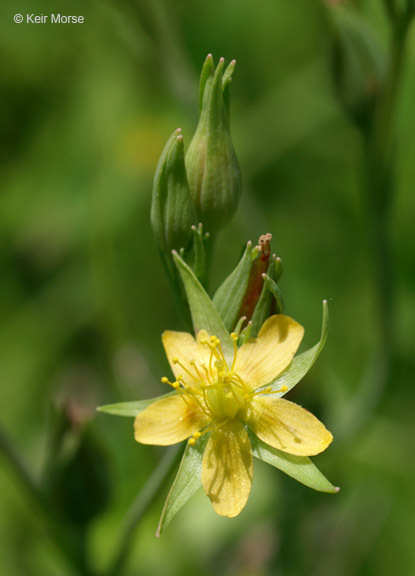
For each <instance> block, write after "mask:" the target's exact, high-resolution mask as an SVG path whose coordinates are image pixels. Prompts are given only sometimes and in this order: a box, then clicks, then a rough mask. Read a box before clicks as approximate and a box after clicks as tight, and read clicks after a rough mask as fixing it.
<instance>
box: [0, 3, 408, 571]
mask: <svg viewBox="0 0 415 576" xmlns="http://www.w3.org/2000/svg"><path fill="white" fill-rule="evenodd" d="M340 4H341V6H340V8H341V10H342V11H343V12H342V14H341V16H339V17H340V18H341V19H342V20H343V22H340V21H339V22H333V12H332V10H333V3H330V6H329V3H328V2H327V3H326V2H310V1H309V0H298V1H297V2H274V1H272V0H265V1H264V3H261V4H260V5H259V4H254V3H249V2H243V3H241V2H240V0H229V1H228V2H226V3H223V2H219V0H212V1H211V2H209V3H196V2H190V0H184V2H183V3H181V4H180V5H178V4H177V3H174V2H168V1H166V0H160V1H157V2H136V3H132V2H125V1H121V2H117V3H116V2H105V3H85V2H80V1H79V0H74V1H73V2H71V12H73V13H78V14H84V15H85V18H86V22H85V24H83V25H76V26H75V25H74V26H64V25H62V26H55V25H50V24H47V25H36V26H35V25H30V26H29V25H26V24H23V23H22V24H15V23H14V22H13V14H14V13H15V12H16V10H17V9H18V10H19V11H22V13H24V12H25V11H26V9H27V10H29V8H26V7H28V6H29V4H28V3H27V2H26V3H23V4H22V8H20V7H19V8H16V6H15V5H12V4H11V3H10V2H8V1H6V3H3V5H2V7H1V8H0V13H1V18H0V32H1V38H2V41H1V47H0V50H1V51H2V53H3V54H2V56H3V57H2V58H1V59H0V74H1V78H2V90H1V95H0V101H1V106H0V131H1V135H2V138H1V141H2V143H3V144H2V146H0V166H1V176H2V177H1V182H2V190H1V200H0V202H1V206H0V235H1V250H0V270H1V278H2V282H1V284H0V316H1V323H0V364H1V367H2V386H1V387H0V403H1V406H2V412H1V415H0V420H1V424H2V427H4V428H5V429H6V430H7V431H8V433H9V435H11V436H12V438H14V443H13V444H17V450H18V452H20V453H21V456H22V459H23V461H26V464H27V467H29V469H32V470H34V471H35V472H36V471H38V470H41V469H42V464H43V462H44V461H45V459H47V458H46V454H45V446H47V445H48V442H47V437H46V436H47V434H48V432H47V430H48V427H47V426H46V425H45V420H46V417H47V410H46V406H47V404H48V403H47V402H46V399H47V398H53V399H55V398H56V397H59V396H60V395H61V394H62V390H66V391H67V390H68V389H69V390H72V392H74V391H75V395H76V396H77V397H80V398H82V399H83V400H85V401H86V402H90V403H91V404H92V405H93V406H94V407H95V406H97V405H100V404H104V403H108V402H118V403H122V402H123V401H125V400H130V399H135V398H147V397H152V396H156V395H157V394H162V393H163V390H162V388H161V386H160V385H159V383H158V381H157V378H158V375H159V374H160V373H161V374H163V373H165V368H166V364H165V358H164V353H163V350H162V346H161V344H160V334H161V332H162V331H163V330H165V329H166V328H171V329H179V330H183V329H185V327H184V325H183V323H182V321H181V320H180V318H179V317H178V315H177V313H176V311H175V308H174V306H173V301H172V298H171V294H170V289H169V287H168V286H167V281H166V278H165V275H164V274H163V270H162V267H161V264H160V262H159V256H158V253H157V249H156V247H155V246H154V243H153V240H152V237H153V234H152V229H151V227H150V223H149V218H148V214H149V210H150V198H151V186H152V179H153V176H154V171H155V168H156V165H157V161H158V158H159V156H160V153H161V151H162V150H163V146H164V145H165V138H166V135H167V134H169V133H171V132H172V130H173V129H174V128H175V127H176V126H177V125H178V123H179V125H182V129H183V133H184V134H191V133H192V130H193V129H194V126H195V125H196V122H197V118H196V117H197V113H198V98H197V83H198V72H199V70H200V65H201V62H202V59H203V58H204V56H205V55H206V53H207V51H209V50H211V51H212V52H213V53H214V54H215V57H218V56H221V55H223V56H224V57H225V58H227V59H230V58H233V57H235V58H236V59H237V60H238V74H237V75H236V76H235V77H234V79H233V80H232V82H231V83H229V84H227V89H225V92H224V93H223V99H224V102H225V107H226V99H227V90H228V89H229V87H230V86H231V85H232V112H233V114H232V118H231V119H230V120H231V130H232V138H233V142H234V145H235V149H236V150H237V153H238V159H239V163H240V166H241V170H242V173H243V177H244V182H243V194H242V196H241V201H240V204H239V208H238V211H237V214H236V215H235V218H234V220H233V221H232V222H231V224H230V226H229V227H227V228H226V229H224V230H223V232H222V235H221V236H218V238H217V243H216V247H215V250H214V251H213V253H212V254H211V255H210V256H209V258H211V262H212V278H211V286H212V288H215V287H216V286H219V285H220V284H221V282H222V281H223V279H224V278H227V277H228V275H229V271H230V269H231V268H232V265H233V264H234V262H235V258H236V255H238V254H239V253H240V250H241V247H242V246H244V245H245V243H246V241H247V239H249V238H250V239H252V240H255V239H256V238H257V237H258V236H259V235H260V234H263V233H264V232H266V231H270V232H272V233H273V235H274V238H273V244H274V246H275V251H276V253H277V254H278V255H280V256H281V257H282V258H283V260H284V263H285V264H286V269H285V271H284V276H283V278H281V282H280V281H279V280H275V279H274V281H276V282H277V284H278V286H279V287H280V288H281V290H282V292H283V295H284V300H285V303H284V304H285V313H287V314H288V315H290V316H293V317H294V318H295V319H296V320H298V321H299V322H300V323H301V324H303V325H304V326H305V327H306V328H307V332H306V336H305V346H306V348H305V349H307V347H308V346H312V344H313V341H312V340H310V338H311V336H312V335H313V334H315V333H317V331H318V330H319V325H318V324H319V321H318V302H320V301H321V299H322V298H323V297H329V298H330V314H331V322H330V339H329V341H328V343H327V345H326V347H325V350H324V361H321V362H319V363H318V364H316V366H315V367H314V368H313V370H311V371H310V372H309V373H308V374H307V376H306V377H305V378H304V380H303V384H302V386H301V395H299V396H296V394H297V389H293V390H292V391H291V392H290V394H292V397H293V399H295V400H297V399H298V401H300V402H301V403H302V404H303V406H304V407H306V408H309V409H310V410H312V411H313V412H314V413H316V414H317V415H319V416H321V419H322V420H324V422H327V425H328V428H329V429H330V430H331V431H332V432H333V434H334V438H335V440H334V444H333V447H332V448H331V449H330V451H329V452H328V453H327V454H323V455H321V456H319V460H318V462H319V465H320V464H321V467H322V469H324V470H325V471H326V472H327V475H328V477H329V478H331V479H333V481H335V483H338V484H339V485H341V487H342V491H341V492H340V494H339V495H338V497H337V498H330V497H328V496H327V497H326V496H325V495H320V494H315V493H314V492H313V491H312V490H308V489H306V488H303V487H302V486H300V485H298V484H297V483H295V482H293V481H291V480H290V479H288V480H287V482H285V479H284V475H283V474H279V473H278V472H277V471H276V470H273V469H270V468H269V467H265V466H264V467H260V466H258V467H257V468H256V469H255V483H254V491H253V494H252V497H251V498H250V501H249V502H248V506H247V508H246V510H245V511H244V513H243V515H241V517H240V519H239V520H238V521H237V522H234V521H227V520H222V519H218V518H216V517H215V516H214V514H213V513H212V512H211V510H210V508H209V503H208V501H207V499H204V500H203V499H200V500H199V499H198V495H195V497H194V500H195V506H196V511H195V508H193V507H190V509H189V506H187V507H185V508H183V509H182V511H181V513H180V516H178V517H177V518H176V521H175V522H174V523H172V525H171V526H170V528H169V530H167V531H166V533H165V534H163V538H162V539H161V540H160V541H156V540H155V538H153V533H152V532H151V530H152V528H151V527H152V526H154V525H155V524H156V522H157V515H158V511H159V509H160V505H161V501H160V502H159V503H158V505H157V504H155V505H154V510H151V511H149V512H148V515H147V516H146V517H145V518H144V519H143V524H142V526H141V528H140V530H139V531H138V533H137V534H136V536H135V537H134V539H133V545H132V546H131V551H132V552H131V557H130V562H129V565H127V566H126V568H125V573H126V574H136V573H137V571H139V570H141V571H142V572H143V573H144V572H145V573H157V574H160V575H163V574H165V573H166V572H168V574H169V576H170V575H176V574H177V575H179V574H180V576H183V575H186V574H189V575H193V574H196V573H197V574H207V573H210V572H212V566H215V570H216V571H217V572H218V573H223V574H226V573H229V572H234V573H242V572H243V571H249V570H251V572H254V573H255V574H261V575H262V574H263V575H264V576H270V575H273V574H275V573H277V572H278V573H281V574H284V576H285V575H287V574H303V573H305V574H308V573H310V574H313V576H325V575H327V574H336V575H338V576H349V575H351V574H361V573H362V574H363V573H364V574H365V576H389V574H391V573H397V574H407V573H408V572H409V571H410V569H411V566H412V563H413V542H412V538H411V535H412V534H413V517H412V516H411V514H410V511H411V509H413V507H414V491H413V477H414V474H415V470H414V465H413V458H412V456H411V455H412V450H413V447H412V438H413V437H414V421H415V418H414V409H413V406H414V387H413V386H412V385H411V382H412V380H413V371H414V368H415V366H414V360H413V326H414V325H415V307H414V304H413V294H414V291H415V274H414V267H413V262H414V260H415V253H414V242H413V214H414V211H415V196H414V194H413V189H414V182H415V165H414V161H413V158H414V154H415V108H414V106H413V101H414V93H415V92H414V91H415V73H414V71H415V65H414V53H413V34H412V33H411V34H407V32H406V31H405V29H403V28H402V26H403V23H404V21H405V19H406V11H407V10H406V5H408V6H409V5H410V4H412V5H413V2H406V1H405V0H402V1H401V2H395V3H393V2H386V1H385V2H374V1H368V2H349V3H345V2H341V3H340ZM388 4H389V5H392V4H394V5H395V7H396V9H397V12H398V14H397V16H396V17H395V19H394V20H393V21H392V20H391V19H390V18H389V16H387V11H386V10H385V9H384V7H385V6H387V5H388ZM36 9H37V10H39V12H40V11H42V12H43V13H44V14H47V13H50V12H53V11H56V10H57V8H56V3H54V2H53V3H52V2H50V1H49V0H44V1H43V2H42V3H41V5H39V8H36ZM62 9H63V8H62ZM33 10H34V8H33V7H30V11H33ZM346 11H347V14H346ZM408 13H409V12H408ZM343 16H345V18H348V16H351V18H352V19H353V22H351V20H350V18H348V19H347V21H346V19H345V18H343ZM334 25H335V26H336V28H334ZM340 27H341V28H340ZM412 29H413V27H412ZM368 31H369V32H368ZM412 31H413V30H412ZM340 33H341V34H343V36H342V37H339V35H340ZM400 40H401V41H400ZM344 42H346V43H344ZM253 47H254V49H253ZM339 49H341V50H342V53H341V54H342V60H341V61H339V60H338V59H337V58H338V56H339ZM399 54H401V55H403V57H402V58H401V59H400V60H399ZM397 58H398V60H396V59H397ZM359 59H361V60H359ZM339 63H341V65H339ZM333 64H334V66H333ZM391 69H393V70H394V72H393V74H396V75H397V78H395V79H393V78H392V74H391ZM225 75H226V71H224V74H223V77H222V83H223V79H224V78H225ZM373 81H375V85H374V83H373ZM385 96H387V98H385ZM385 99H386V100H387V101H388V102H390V103H391V104H390V108H389V110H387V109H386V110H385V107H384V102H385ZM356 104H358V106H357V109H356ZM388 106H389V105H388ZM356 110H357V111H358V119H359V122H357V123H356V118H357V116H356ZM192 114H193V118H192ZM380 118H382V120H381V121H380V120H379V119H380ZM385 118H386V122H385ZM380 123H381V124H382V126H383V127H384V128H383V129H382V130H381V131H379V132H376V136H375V135H374V133H373V132H370V131H371V130H372V129H373V127H374V126H375V125H377V126H378V128H379V124H380ZM362 127H364V129H365V131H366V133H365V134H364V133H362V130H361V128H362ZM378 128H377V129H378ZM368 132H370V133H368ZM189 141H190V139H189ZM369 142H376V143H382V144H384V145H385V147H386V150H387V152H386V158H387V164H388V166H389V168H388V170H387V171H386V173H385V170H384V165H383V167H382V166H379V164H378V160H376V161H374V156H375V155H374V154H373V151H372V152H371V153H370V154H369V153H368V143H369ZM376 157H378V156H376ZM384 157H385V156H384ZM369 160H370V162H369ZM369 163H370V165H371V167H370V168H369V166H368V164H369ZM375 175H377V178H375ZM371 182H372V184H370V183H371ZM373 182H375V183H376V184H373ZM378 183H379V185H378ZM386 184H387V186H388V187H389V193H387V194H386V195H385V193H384V186H385V185H386ZM369 188H370V191H369ZM390 191H391V192H390ZM384 197H385V200H384V199H383V198H384ZM379 207H381V210H380V209H379ZM205 230H206V231H208V230H207V229H205ZM382 237H383V239H382ZM382 244H383V245H384V246H385V245H386V251H385V250H383V251H380V250H379V246H381V245H382ZM391 260H392V262H393V265H392V266H390V261H391ZM388 261H389V264H388ZM186 262H188V263H189V262H190V264H192V267H193V262H192V261H191V260H189V261H187V260H186ZM193 270H194V268H193ZM197 276H198V277H200V276H199V274H198V275H197ZM203 285H204V286H206V283H205V282H204V281H203ZM385 334H388V335H389V339H385V336H384V335H385ZM320 342H321V341H320ZM317 346H319V345H317ZM312 350H313V352H312ZM308 352H309V353H310V354H308ZM308 352H305V353H304V354H306V355H307V356H305V357H304V359H306V360H307V359H308V360H307V364H308V362H309V361H310V360H312V358H313V357H314V356H315V353H316V348H315V347H314V348H311V349H310V350H309V351H308ZM299 358H301V355H300V356H299ZM293 366H294V367H295V366H296V365H295V364H293ZM293 366H292V367H291V369H292V368H293ZM161 368H162V370H161V371H159V369H161ZM297 369H298V374H297V376H296V377H295V378H294V379H293V380H292V381H295V380H296V379H297V378H298V380H299V379H300V375H301V374H302V373H303V370H305V368H304V367H302V366H301V364H298V365H297ZM290 373H291V375H293V373H292V372H290ZM286 374H288V371H287V373H286ZM298 380H297V381H298ZM282 384H283V382H279V383H278V384H277V383H275V385H276V386H281V385H282ZM84 394H86V395H87V398H84ZM131 416H133V414H131ZM109 420H111V425H110V424H109V422H108V421H109ZM91 425H92V427H93V428H94V433H96V434H97V435H98V437H99V439H100V440H101V442H102V443H103V444H104V445H105V446H106V448H107V452H109V453H110V454H111V458H112V460H111V475H110V478H111V479H112V483H113V486H112V488H113V495H114V497H113V499H112V500H111V502H110V505H109V507H107V508H106V509H105V510H104V511H103V512H102V513H101V514H99V515H97V516H95V517H94V520H93V522H91V523H90V525H89V533H88V549H89V554H90V564H91V566H89V569H90V570H89V572H90V573H91V572H92V569H93V567H94V566H95V567H97V570H96V571H97V572H98V573H100V574H104V572H105V571H106V567H107V566H109V565H110V564H111V561H112V559H113V553H114V548H115V546H116V541H117V535H118V534H120V530H121V533H122V529H121V527H122V518H123V516H124V514H125V511H126V509H127V508H128V506H129V503H130V502H131V501H132V500H133V499H134V498H135V496H136V494H137V493H138V492H139V491H140V490H141V488H142V486H144V485H145V482H146V480H147V479H148V478H149V477H150V476H151V474H152V471H153V470H154V468H155V465H156V464H157V463H158V459H159V456H160V453H161V452H162V450H160V449H157V448H154V449H153V448H151V447H148V448H147V447H140V446H138V445H137V444H136V443H134V441H133V438H132V434H131V437H129V436H128V435H129V433H130V431H131V421H128V419H127V420H125V419H122V418H120V419H116V418H113V419H110V418H109V417H104V416H103V415H97V417H96V418H95V420H94V422H92V423H91ZM126 438H127V439H126ZM35 476H36V474H35ZM35 479H36V480H39V479H38V477H37V476H36V477H35ZM38 484H40V482H38ZM0 494H1V496H0V556H1V558H2V571H3V572H4V573H5V574H7V576H21V574H42V575H44V576H51V575H52V574H57V573H58V574H62V575H63V576H67V575H68V576H69V574H82V572H83V571H84V572H86V570H85V569H84V570H82V568H81V567H79V566H77V567H73V566H72V565H71V564H68V559H67V557H66V556H65V557H64V554H65V551H64V547H63V546H60V547H59V546H55V545H54V544H53V542H52V538H53V536H54V534H56V532H57V531H58V526H55V527H54V528H53V529H52V530H47V523H46V521H45V519H44V514H43V513H42V512H41V511H40V510H39V506H38V505H37V504H36V503H34V501H33V500H32V499H31V498H30V495H28V492H27V490H25V485H24V484H22V483H21V482H19V480H18V478H17V477H16V475H15V474H14V472H13V469H12V467H10V466H9V465H8V460H7V459H6V457H5V456H4V452H2V454H1V455H0ZM161 496H162V495H161V494H160V497H161ZM75 500H76V499H75ZM205 500H206V502H205ZM74 506H80V501H76V502H75V503H74ZM192 506H193V503H192ZM74 513H75V512H74ZM76 513H77V514H78V513H80V512H79V511H77V512H76ZM46 535H47V537H46ZM248 549H249V550H251V549H254V550H260V551H261V556H259V555H254V559H255V561H256V562H257V564H255V566H253V565H252V564H251V558H250V559H249V561H248V560H247V554H246V550H248ZM386 549H387V550H388V551H389V552H388V554H385V550H386ZM166 557H167V558H168V559H169V562H168V564H167V565H166ZM230 559H231V560H230ZM252 562H253V558H252ZM120 574H121V571H120V572H119V573H118V574H117V576H120Z"/></svg>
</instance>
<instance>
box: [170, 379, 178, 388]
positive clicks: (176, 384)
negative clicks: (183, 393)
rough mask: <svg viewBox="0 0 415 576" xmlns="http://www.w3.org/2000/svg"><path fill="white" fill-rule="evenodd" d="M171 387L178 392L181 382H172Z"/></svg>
mask: <svg viewBox="0 0 415 576" xmlns="http://www.w3.org/2000/svg"><path fill="white" fill-rule="evenodd" d="M171 385H172V386H173V388H174V389H175V390H177V388H179V386H180V382H178V381H177V380H176V381H175V382H172V383H171Z"/></svg>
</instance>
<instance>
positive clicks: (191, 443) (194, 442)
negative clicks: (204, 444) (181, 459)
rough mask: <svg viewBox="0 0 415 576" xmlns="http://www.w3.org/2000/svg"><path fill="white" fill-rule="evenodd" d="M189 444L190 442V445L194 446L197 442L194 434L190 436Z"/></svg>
mask: <svg viewBox="0 0 415 576" xmlns="http://www.w3.org/2000/svg"><path fill="white" fill-rule="evenodd" d="M189 444H190V446H194V445H195V444H196V438H193V436H192V437H190V438H189Z"/></svg>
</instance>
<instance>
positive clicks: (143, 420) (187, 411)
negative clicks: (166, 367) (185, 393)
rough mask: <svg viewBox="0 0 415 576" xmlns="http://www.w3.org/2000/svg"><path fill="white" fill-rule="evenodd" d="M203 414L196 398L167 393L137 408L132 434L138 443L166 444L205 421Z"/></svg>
mask: <svg viewBox="0 0 415 576" xmlns="http://www.w3.org/2000/svg"><path fill="white" fill-rule="evenodd" d="M206 422H207V419H206V415H205V414H204V413H203V412H202V410H201V409H200V407H199V406H198V404H197V403H196V402H191V401H190V400H189V399H187V398H186V401H184V400H183V399H182V398H180V396H179V395H175V396H169V397H168V398H163V399H162V400H158V401H157V402H154V404H151V405H150V406H149V407H148V408H146V409H145V410H143V411H142V412H140V414H138V416H137V417H136V419H135V422H134V437H135V439H136V440H137V442H141V443H142V444H155V445H157V446H170V445H171V444H176V443H177V442H181V441H182V440H185V439H186V438H188V437H189V436H191V435H192V434H193V432H196V431H197V430H200V429H201V428H203V426H204V425H206Z"/></svg>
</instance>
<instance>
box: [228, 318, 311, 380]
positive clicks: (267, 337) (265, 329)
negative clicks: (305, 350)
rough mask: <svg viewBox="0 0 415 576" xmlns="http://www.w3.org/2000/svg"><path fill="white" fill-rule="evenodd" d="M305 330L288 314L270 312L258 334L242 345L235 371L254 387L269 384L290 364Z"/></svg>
mask: <svg viewBox="0 0 415 576" xmlns="http://www.w3.org/2000/svg"><path fill="white" fill-rule="evenodd" d="M303 334H304V328H303V327H302V326H301V325H300V324H298V323H297V322H295V320H293V319H292V318H290V317H289V316H284V315H283V314H277V315H276V316H271V317H270V318H268V320H266V322H265V323H264V325H263V326H262V328H261V330H260V332H259V334H258V338H257V339H256V340H255V341H254V342H247V343H246V344H243V345H242V346H241V347H240V348H239V350H238V354H237V358H236V363H235V367H234V371H235V372H236V373H237V374H238V375H239V376H240V377H241V378H242V380H243V381H244V382H245V383H246V384H247V385H248V386H250V387H251V388H252V389H255V388H259V387H260V386H264V385H265V384H268V383H269V382H271V381H272V380H274V379H275V378H276V377H277V376H278V375H279V374H281V372H283V370H285V369H286V368H287V366H289V365H290V363H291V360H292V359H293V357H294V354H295V353H296V351H297V348H298V347H299V345H300V342H301V340H302V337H303Z"/></svg>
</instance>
